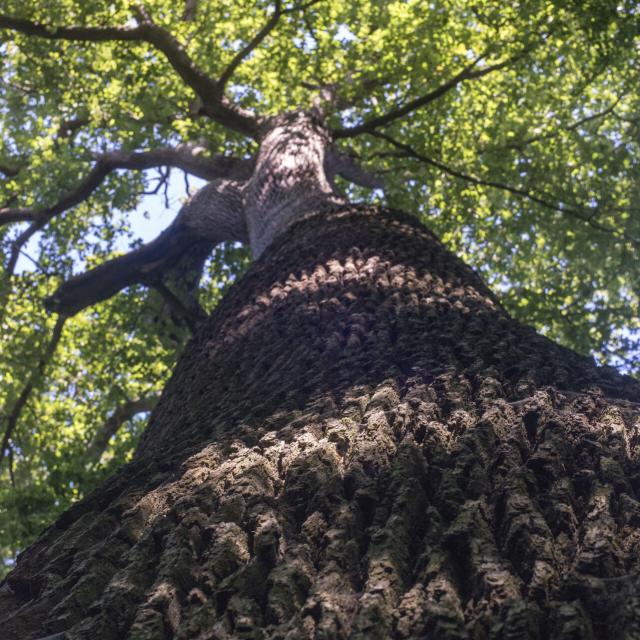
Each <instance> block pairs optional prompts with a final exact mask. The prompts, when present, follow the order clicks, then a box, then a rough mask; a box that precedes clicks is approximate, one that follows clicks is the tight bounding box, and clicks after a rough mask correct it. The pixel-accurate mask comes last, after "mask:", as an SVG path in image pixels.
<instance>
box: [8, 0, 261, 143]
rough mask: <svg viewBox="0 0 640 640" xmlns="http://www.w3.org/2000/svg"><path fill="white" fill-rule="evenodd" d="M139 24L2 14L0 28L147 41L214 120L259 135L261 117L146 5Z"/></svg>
mask: <svg viewBox="0 0 640 640" xmlns="http://www.w3.org/2000/svg"><path fill="white" fill-rule="evenodd" d="M134 12H135V14H136V16H137V19H138V26H136V27H77V26H74V27H65V26H53V25H44V24H40V23H37V22H33V21H32V20H28V19H25V18H15V17H12V16H8V15H1V14H0V29H11V30H13V31H18V32H20V33H24V34H25V35H29V36H36V37H39V38H46V39H49V40H69V41H76V42H110V41H127V42H146V43H147V44H151V45H152V46H154V47H155V48H156V49H158V51H160V52H161V53H162V54H163V55H164V57H165V58H166V59H167V61H168V62H169V64H170V65H171V66H172V67H173V69H174V71H176V73H177V74H178V75H179V76H180V78H182V80H183V81H184V82H185V84H186V85H187V86H189V87H190V88H191V89H193V91H195V93H196V95H197V96H198V97H199V98H200V100H201V101H202V104H203V110H204V112H205V113H206V115H208V116H209V117H210V118H211V119H212V120H215V121H216V122H219V123H220V124H222V125H224V126H226V127H228V128H230V129H233V130H234V131H238V132H240V133H243V134H245V135H250V136H252V137H256V135H257V133H258V128H259V124H260V119H259V118H257V117H256V116H255V115H254V114H252V113H250V112H248V111H246V110H244V109H242V108H240V107H238V106H237V105H235V104H233V103H232V102H231V101H229V100H228V99H227V98H225V97H224V95H223V90H222V87H221V86H220V85H219V84H218V83H217V82H216V81H215V80H213V79H212V78H210V77H209V76H207V75H206V74H205V73H204V72H203V71H202V70H200V69H199V68H198V67H197V66H196V65H195V63H194V62H193V61H192V60H191V58H190V57H189V55H188V54H187V52H186V51H185V49H184V47H183V46H182V45H181V44H180V43H179V42H178V40H176V38H175V37H174V36H173V35H172V34H171V33H169V32H168V31H166V30H165V29H163V28H162V27H160V26H158V25H157V24H156V23H155V22H153V20H152V18H151V16H150V14H149V13H148V12H147V10H146V9H144V8H143V7H140V6H139V7H136V8H135V9H134Z"/></svg>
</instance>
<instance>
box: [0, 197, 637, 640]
mask: <svg viewBox="0 0 640 640" xmlns="http://www.w3.org/2000/svg"><path fill="white" fill-rule="evenodd" d="M638 401H640V387H639V385H638V384H637V383H636V382H634V381H632V380H631V379H629V378H625V377H622V376H619V375H618V374H616V373H615V372H614V371H612V370H610V369H601V368H596V367H595V366H594V365H593V363H592V362H590V361H589V360H588V359H585V358H583V357H580V356H578V355H576V354H575V353H572V352H571V351H568V350H567V349H564V348H562V347H559V346H558V345H556V344H554V343H552V342H550V341H549V340H547V339H545V338H543V337H541V336H539V335H537V334H536V333H535V332H534V331H533V330H532V329H530V328H528V327H525V326H522V325H521V324H519V323H517V322H516V321H514V320H513V319H511V318H510V317H509V316H508V315H507V314H506V313H505V312H504V310H502V309H501V307H500V305H499V304H498V303H497V301H496V300H495V298H494V297H493V296H492V294H491V293H490V292H489V291H488V290H487V288H486V287H485V285H484V284H483V283H482V282H481V281H480V279H479V278H478V277H477V276H476V275H475V274H474V273H473V272H472V271H471V270H470V269H469V268H468V267H467V266H465V265H464V264H463V263H462V262H461V261H459V260H458V259H457V258H455V257H454V256H453V255H452V254H451V253H450V252H448V251H447V250H446V249H445V248H444V247H443V246H442V245H441V244H440V243H439V242H438V241H437V240H436V239H435V238H434V237H433V236H432V234H431V233H430V232H429V231H427V230H426V229H425V228H424V227H422V226H421V225H419V224H418V223H417V222H416V221H415V220H414V219H412V218H410V217H408V216H406V215H403V214H400V213H397V212H390V211H377V210H373V209H355V208H351V209H345V210H343V211H339V212H331V213H324V214H321V215H317V216H314V217H310V218H307V219H305V220H302V221H300V222H298V223H296V224H295V225H294V226H293V227H292V228H291V229H289V230H288V231H287V232H285V233H284V235H283V236H282V237H280V238H278V239H277V240H276V241H275V242H274V243H273V244H272V245H271V246H270V247H269V248H268V249H267V250H266V251H265V253H264V254H263V255H262V257H261V258H260V259H259V260H258V261H257V262H256V263H255V264H254V266H253V267H252V268H251V270H250V271H249V273H248V274H247V275H246V277H245V278H243V280H242V281H241V282H240V283H238V284H237V285H236V286H235V287H234V288H233V289H232V290H231V292H230V293H229V295H228V296H227V297H226V298H225V300H224V301H223V302H222V303H221V305H220V306H219V307H218V308H217V309H216V311H215V312H214V314H213V315H212V317H211V318H210V319H209V320H208V321H207V323H206V324H205V325H203V326H201V328H200V329H199V331H198V332H197V334H196V336H195V337H194V339H193V340H192V341H191V343H190V344H189V346H188V347H187V349H186V351H185V353H184V355H183V357H182V358H181V360H180V363H179V365H178V367H177V369H176V372H175V374H174V376H173V378H172V380H171V382H170V383H169V385H168V387H167V389H166V390H165V393H164V394H163V396H162V399H161V400H160V403H159V405H158V406H157V408H156V409H155V411H154V413H153V415H152V418H151V421H150V425H149V427H148V429H147V431H146V432H145V434H144V437H143V439H142V441H141V443H140V445H139V448H138V450H137V453H136V456H135V458H134V460H133V462H132V463H131V464H129V465H127V466H126V467H124V468H123V469H122V470H121V471H120V472H119V473H118V474H116V475H115V476H114V477H113V478H112V479H111V480H109V481H108V482H107V483H106V484H105V485H104V486H102V487H101V488H100V489H98V490H97V491H95V492H94V493H93V494H91V495H90V496H88V497H87V498H86V499H85V500H84V501H82V502H81V503H79V504H78V505H76V506H75V507H74V508H72V509H71V510H70V511H69V512H67V513H65V514H64V515H63V516H62V517H61V518H60V519H59V520H58V522H56V523H55V524H54V525H53V526H52V527H51V528H50V529H48V530H47V531H46V532H45V533H44V534H43V536H42V537H41V538H40V540H39V541H38V542H36V543H35V544H34V545H33V546H32V547H31V548H30V549H28V550H27V551H26V552H25V553H24V554H23V555H22V557H21V558H20V560H19V562H18V564H17V567H16V569H15V570H14V571H13V573H12V574H11V575H10V576H9V577H8V578H7V580H6V581H5V583H4V586H3V587H2V588H1V589H0V592H1V597H0V611H5V613H4V614H3V618H4V619H3V621H2V622H1V623H0V624H1V625H2V628H3V630H4V632H3V637H4V638H8V639H13V638H37V637H41V636H46V635H48V634H55V633H63V632H64V634H65V635H64V636H60V637H64V638H69V639H74V640H75V639H81V638H82V639H84V638H91V639H92V640H95V639H97V638H100V639H105V640H110V639H113V640H116V639H120V638H131V639H132V640H133V639H136V640H140V639H143V638H149V639H157V638H181V639H193V638H200V639H202V640H204V639H209V640H213V639H223V638H255V639H258V638H270V639H271V638H289V639H296V640H297V639H303V638H336V639H337V638H356V639H365V638H366V639H370V638H430V639H431V638H446V639H462V638H473V639H481V638H494V639H505V640H506V639H507V638H517V639H521V638H531V639H533V638H537V639H540V640H542V639H546V638H562V639H576V640H577V639H585V638H587V639H588V638H603V639H604V638H623V637H626V638H634V637H639V636H640V613H639V612H640V609H639V604H640V602H639V587H640V579H639V577H638V575H639V574H638V563H639V560H638V544H639V542H640V502H639V499H640V496H639V493H640V473H639V471H640V467H639V465H638V456H639V453H640V449H639V446H640V445H639V443H640V419H639V417H638V414H639V412H638V408H639V405H638V404H637V403H638Z"/></svg>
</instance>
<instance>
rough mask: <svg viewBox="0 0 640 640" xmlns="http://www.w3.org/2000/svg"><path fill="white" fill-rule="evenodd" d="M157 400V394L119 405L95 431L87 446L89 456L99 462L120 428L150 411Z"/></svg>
mask: <svg viewBox="0 0 640 640" xmlns="http://www.w3.org/2000/svg"><path fill="white" fill-rule="evenodd" d="M158 399H159V396H158V395H157V394H152V395H149V396H143V397H142V398H138V399H136V400H127V401H126V402H124V403H123V404H121V405H120V406H119V407H118V408H117V409H116V410H115V411H114V412H113V413H112V414H111V415H110V416H109V417H108V418H107V419H106V420H105V422H104V423H103V424H102V425H101V426H100V427H99V428H98V430H97V431H96V433H95V435H94V436H93V439H92V440H91V443H90V444H89V455H90V456H91V457H92V458H94V459H95V460H99V459H100V456H102V454H103V453H104V451H105V449H106V448H107V446H108V445H109V440H110V439H111V438H112V436H114V435H115V434H116V433H118V430H119V429H120V427H121V426H122V425H123V424H124V423H125V422H127V421H128V420H131V418H133V417H135V416H136V415H138V414H139V413H143V412H147V411H151V410H152V409H153V408H154V407H155V406H156V404H157V403H158Z"/></svg>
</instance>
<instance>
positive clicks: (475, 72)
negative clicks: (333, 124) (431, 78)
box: [332, 50, 527, 140]
mask: <svg viewBox="0 0 640 640" xmlns="http://www.w3.org/2000/svg"><path fill="white" fill-rule="evenodd" d="M526 52H527V50H525V51H522V52H520V53H518V54H517V55H515V56H512V57H510V58H507V59H506V60H503V61H502V62H496V63H495V64H492V65H489V66H487V67H484V68H483V69H476V66H477V65H478V63H479V62H480V61H481V60H482V58H483V56H479V57H478V58H476V59H475V60H474V61H473V62H472V63H471V64H470V65H468V66H466V67H465V68H464V69H463V70H462V71H460V72H459V73H457V74H456V75H455V76H453V78H451V79H450V80H447V82H445V83H443V84H441V85H440V86H439V87H436V88H435V89H433V90H432V91H430V92H429V93H427V94H425V95H423V96H421V97H419V98H416V99H415V100H412V101H410V102H408V103H407V104H405V105H404V106H402V107H398V108H396V109H392V110H391V111H388V112H387V113H385V114H384V115H381V116H377V117H375V118H371V119H369V120H365V121H364V122H363V123H362V124H359V125H356V126H355V127H348V128H346V129H334V130H333V131H332V135H333V138H334V140H337V139H339V138H350V137H353V136H357V135H360V134H362V133H372V132H373V131H375V130H376V129H377V128H378V127H382V126H384V125H387V124H389V123H390V122H393V121H394V120H397V119H399V118H402V117H404V116H406V115H408V114H410V113H412V112H413V111H416V109H420V108H421V107H424V106H426V105H428V104H430V103H431V102H434V101H435V100H437V99H438V98H440V97H442V96H443V95H445V94H446V93H448V92H449V91H451V90H452V89H455V88H456V87H457V86H458V85H459V84H461V83H462V82H465V81H466V80H476V79H478V78H483V77H484V76H486V75H488V74H490V73H493V72H494V71H498V70H500V69H504V68H505V67H508V66H509V65H510V64H512V63H514V62H515V61H517V60H519V59H520V58H522V56H524V55H525V53H526Z"/></svg>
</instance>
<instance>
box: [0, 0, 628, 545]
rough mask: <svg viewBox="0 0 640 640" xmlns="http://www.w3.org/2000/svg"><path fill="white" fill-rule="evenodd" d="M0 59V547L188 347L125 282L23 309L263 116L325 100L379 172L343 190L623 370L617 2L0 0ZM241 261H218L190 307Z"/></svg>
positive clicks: (98, 257) (137, 410) (570, 342)
mask: <svg viewBox="0 0 640 640" xmlns="http://www.w3.org/2000/svg"><path fill="white" fill-rule="evenodd" d="M0 51H1V53H2V72H1V76H0V82H1V86H2V90H1V91H0V127H1V128H2V141H1V142H0V179H1V180H0V258H1V259H2V262H3V264H4V271H3V274H2V279H1V281H0V296H1V297H2V303H1V304H0V331H1V334H2V350H1V352H0V381H1V384H0V437H2V438H3V442H2V467H1V469H0V475H1V476H2V484H1V485H0V504H1V505H2V506H1V508H2V512H1V513H2V523H1V525H0V548H1V549H2V554H3V556H4V557H6V558H9V557H11V556H12V554H13V552H14V551H15V549H18V548H20V547H22V546H23V545H24V544H26V543H27V542H28V541H29V540H30V539H31V538H32V537H33V536H34V535H35V534H37V533H38V532H39V530H40V529H41V528H42V526H44V525H45V524H46V523H48V522H49V521H50V520H51V519H52V517H53V516H54V515H55V513H57V512H59V511H61V510H62V509H64V508H65V507H66V506H68V504H69V502H70V501H73V500H75V499H77V498H78V497H79V496H81V495H82V494H84V493H85V492H86V491H87V490H88V489H90V488H91V487H93V486H95V484H96V483H97V482H98V481H99V480H100V479H101V478H103V477H104V476H105V475H107V474H108V473H110V472H111V471H112V470H113V469H114V468H115V467H116V466H118V465H120V464H121V463H122V462H123V461H124V460H126V459H127V458H128V456H130V454H131V451H132V448H133V446H134V444H135V441H136V438H137V436H138V435H139V432H140V430H141V428H142V425H143V423H144V417H145V415H146V412H148V411H149V410H150V408H151V407H152V406H153V404H154V402H155V399H156V398H157V394H158V392H159V390H160V389H161V388H162V386H163V383H164V382H165V380H166V379H167V377H168V375H169V373H170V371H171V368H172V365H173V363H174V361H175V357H176V354H177V353H178V351H179V349H180V347H181V345H182V344H183V343H184V341H185V339H186V338H187V337H188V333H189V332H188V328H187V327H186V326H184V324H183V323H181V322H180V321H179V319H177V320H176V319H175V318H174V317H173V316H172V315H171V314H170V313H167V311H166V306H167V305H166V300H165V298H163V295H162V292H158V291H154V290H147V289H145V288H143V287H131V288H129V289H128V290H126V291H125V292H123V293H120V294H118V295H117V296H115V297H113V298H112V299H110V300H107V301H105V302H102V303H100V304H98V305H96V306H94V307H91V308H89V309H87V310H85V311H83V312H81V313H79V314H77V315H74V316H73V317H70V318H61V317H58V316H57V315H56V314H49V313H47V311H46V308H45V305H44V304H43V300H44V299H45V298H46V297H47V296H50V295H51V294H52V293H53V291H55V289H56V287H57V286H58V285H59V284H60V283H61V282H62V281H64V280H65V279H68V278H69V277H70V276H71V275H72V274H74V273H78V272H82V271H84V270H86V269H87V268H88V267H90V266H95V265H97V264H100V263H101V262H104V261H105V260H106V259H108V258H109V257H113V256H114V255H117V254H118V253H121V252H123V250H125V249H126V248H127V247H128V246H136V245H137V244H139V242H140V241H139V240H138V239H137V238H136V237H135V235H134V233H133V232H132V230H131V224H130V212H132V211H134V210H135V209H136V207H138V206H139V204H140V202H141V200H142V199H143V198H144V196H145V194H148V193H151V192H154V193H158V194H160V196H161V195H162V194H163V193H165V194H166V189H167V188H168V185H169V184H172V185H175V184H177V181H176V180H175V176H176V175H178V176H180V175H181V174H182V173H184V175H185V176H192V177H193V176H195V177H199V178H204V179H208V178H211V177H213V176H215V175H216V166H217V163H220V162H225V158H226V157H227V156H235V157H237V158H248V157H250V156H251V154H253V153H254V152H255V150H256V148H257V145H256V139H255V138H256V129H255V127H256V122H259V119H260V118H264V117H266V116H268V115H274V114H277V113H281V112H283V111H288V110H292V109H309V108H311V107H312V106H314V105H315V106H316V107H318V106H320V107H322V109H323V111H324V113H325V114H326V117H327V122H328V125H329V127H330V128H331V131H332V134H333V138H334V140H335V144H336V147H337V148H338V149H340V151H341V152H342V153H344V154H347V155H349V156H351V157H353V158H355V159H357V161H358V163H359V164H360V165H361V166H364V167H366V169H367V171H368V173H370V174H372V175H376V176H378V177H379V178H380V179H381V183H382V187H381V188H378V189H373V190H372V189H367V188H365V187H361V186H357V185H354V184H352V183H348V182H345V183H344V188H345V190H346V191H347V193H348V194H349V196H350V197H351V198H352V199H354V200H365V201H376V200H379V199H383V200H384V202H385V203H387V204H389V205H391V206H393V207H397V208H400V209H403V210H405V211H407V212H410V213H413V214H415V215H417V216H419V217H421V218H422V219H423V220H424V221H425V222H427V223H428V225H429V226H430V227H431V228H432V229H433V230H434V231H436V233H438V234H439V236H440V237H441V238H442V239H443V240H444V241H445V242H446V243H447V244H448V245H449V246H451V247H452V248H454V250H456V251H457V252H458V253H459V254H460V255H461V256H462V257H463V258H464V259H465V260H466V261H467V262H468V263H469V264H471V265H472V266H473V267H474V268H476V269H477V270H478V271H479V272H480V273H481V274H482V276H483V277H484V278H485V280H486V281H487V282H488V283H489V284H490V285H491V286H492V288H493V289H494V290H495V291H496V292H497V293H498V294H499V295H500V297H501V300H502V302H503V304H504V305H505V307H506V308H507V309H508V310H509V312H510V313H511V314H512V315H514V316H515V317H517V318H519V319H520V320H522V321H523V322H525V323H528V324H532V325H534V326H535V327H536V328H538V329H540V330H543V331H544V332H545V333H546V335H548V336H549V337H551V338H553V339H556V340H558V341H560V342H561V343H563V344H565V345H567V346H569V347H571V348H573V349H575V350H577V351H579V352H581V353H585V354H586V353H593V354H594V356H595V357H597V358H598V359H599V360H601V361H602V362H609V363H611V364H614V365H622V366H624V367H625V370H627V371H629V372H636V373H637V371H638V364H637V361H635V360H634V358H636V357H637V353H638V335H639V332H640V322H639V320H638V296H639V294H640V262H639V261H638V260H637V252H638V247H639V245H640V205H639V202H640V197H639V196H640V166H639V161H638V140H639V139H640V137H639V135H640V97H639V92H638V86H640V67H639V60H638V54H639V52H640V8H639V7H638V5H637V3H635V2H633V1H632V0H620V1H619V2H617V3H616V2H609V1H607V0H592V1H589V2H577V1H573V0H572V1H570V2H566V1H562V2H561V1H560V0H554V1H536V2H526V3H525V2H522V3H519V2H513V3H507V4H505V3H498V2H486V1H483V0H479V1H478V2H473V3H469V2H463V1H458V0H451V1H445V0H434V1H433V2H425V1H418V0H415V1H406V0H398V1H392V0H358V1H356V2H340V1H336V0H307V1H305V0H276V1H275V2H263V1H262V0H258V1H256V0H251V1H249V0H246V1H245V0H238V1H237V2H232V3H230V2H219V1H217V0H195V1H194V0H186V2H183V3H176V2H168V1H166V0H154V1H153V2H147V3H145V4H144V6H143V5H142V4H140V3H138V2H133V1H129V0H116V1H114V2H108V3H106V2H97V1H83V2H79V1H78V0H48V1H46V2H45V1H44V0H37V1H34V2H30V3H25V2H18V1H17V0H5V1H4V2H3V3H2V10H1V12H0ZM170 172H173V173H172V174H171V173H170ZM170 175H173V176H174V177H173V178H171V177H170ZM170 181H171V182H170ZM174 208H175V209H176V211H177V206H175V205H174ZM248 260H249V255H248V252H247V250H246V249H245V248H243V247H238V246H232V245H230V246H221V247H218V248H217V249H216V250H215V251H214V253H213V255H212V257H211V259H210V260H209V262H208V264H207V272H206V277H205V278H204V279H203V281H202V282H201V293H200V301H201V303H202V305H203V306H204V307H205V309H207V310H210V309H212V308H213V307H214V306H215V304H216V302H217V300H218V299H219V298H220V296H221V295H222V294H223V292H224V290H225V289H226V287H227V286H228V284H229V283H231V282H232V281H233V280H234V279H235V278H236V277H237V276H238V275H239V274H241V273H242V271H243V269H244V268H245V267H246V265H247V263H248ZM116 434H117V437H116Z"/></svg>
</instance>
